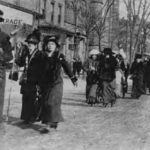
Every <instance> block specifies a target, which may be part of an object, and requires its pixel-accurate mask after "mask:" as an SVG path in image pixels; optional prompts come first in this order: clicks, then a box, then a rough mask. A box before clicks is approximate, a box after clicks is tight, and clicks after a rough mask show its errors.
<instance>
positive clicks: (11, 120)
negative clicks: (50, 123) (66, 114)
mask: <svg viewBox="0 0 150 150" xmlns="http://www.w3.org/2000/svg"><path fill="white" fill-rule="evenodd" d="M5 122H6V123H7V124H9V125H13V126H17V127H19V128H21V129H29V128H30V129H33V130H36V131H39V130H40V128H41V127H42V125H39V124H35V123H36V122H35V123H29V124H25V123H24V122H23V121H22V120H20V118H16V117H12V116H10V117H9V120H8V121H5Z"/></svg>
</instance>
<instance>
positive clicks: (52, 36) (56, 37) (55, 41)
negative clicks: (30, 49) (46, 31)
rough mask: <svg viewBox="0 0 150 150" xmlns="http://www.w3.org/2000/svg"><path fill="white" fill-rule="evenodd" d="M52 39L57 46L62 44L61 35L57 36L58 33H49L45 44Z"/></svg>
mask: <svg viewBox="0 0 150 150" xmlns="http://www.w3.org/2000/svg"><path fill="white" fill-rule="evenodd" d="M50 41H52V42H54V43H56V45H57V47H59V46H60V44H59V37H58V36H56V35H48V36H46V37H45V38H44V43H45V45H47V44H48V42H50Z"/></svg>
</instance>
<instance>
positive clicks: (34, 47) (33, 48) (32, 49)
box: [28, 43, 37, 53]
mask: <svg viewBox="0 0 150 150" xmlns="http://www.w3.org/2000/svg"><path fill="white" fill-rule="evenodd" d="M36 47H37V45H36V44H33V43H28V48H29V52H30V53H32V52H33V51H34V50H35V49H36Z"/></svg>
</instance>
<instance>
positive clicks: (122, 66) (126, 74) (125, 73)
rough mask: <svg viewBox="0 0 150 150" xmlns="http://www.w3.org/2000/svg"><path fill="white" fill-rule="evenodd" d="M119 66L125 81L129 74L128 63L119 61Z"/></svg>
mask: <svg viewBox="0 0 150 150" xmlns="http://www.w3.org/2000/svg"><path fill="white" fill-rule="evenodd" d="M120 68H121V70H122V71H123V73H124V77H125V81H127V78H128V75H129V70H130V69H129V68H130V67H129V64H125V63H124V61H122V62H121V63H120Z"/></svg>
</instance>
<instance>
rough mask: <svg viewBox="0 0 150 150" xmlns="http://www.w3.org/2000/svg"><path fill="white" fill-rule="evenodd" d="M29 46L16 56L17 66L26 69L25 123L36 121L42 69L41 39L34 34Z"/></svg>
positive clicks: (22, 90)
mask: <svg viewBox="0 0 150 150" xmlns="http://www.w3.org/2000/svg"><path fill="white" fill-rule="evenodd" d="M26 42H27V43H28V45H27V46H25V45H24V46H22V49H21V50H20V51H21V53H20V54H19V53H18V54H19V55H18V56H16V60H15V62H16V64H17V65H18V66H20V67H24V75H25V74H26V75H25V76H22V78H21V80H20V85H21V94H22V110H21V119H22V120H24V123H26V124H28V123H33V122H35V121H36V117H37V112H36V108H35V101H36V96H37V95H36V94H37V87H39V85H40V78H41V73H42V71H41V69H42V68H43V67H42V53H41V52H40V51H39V50H38V43H39V37H38V35H37V34H36V33H35V32H33V33H32V34H30V35H28V36H27V39H26Z"/></svg>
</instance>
